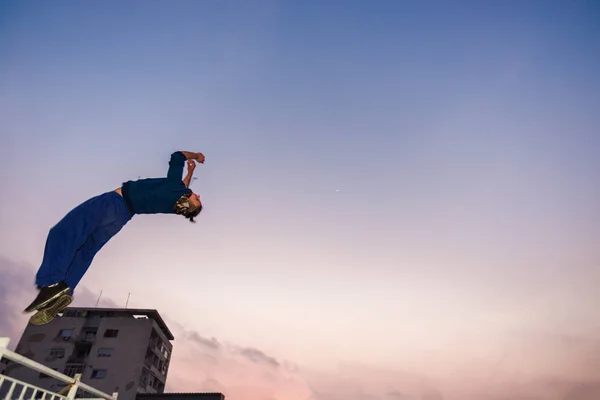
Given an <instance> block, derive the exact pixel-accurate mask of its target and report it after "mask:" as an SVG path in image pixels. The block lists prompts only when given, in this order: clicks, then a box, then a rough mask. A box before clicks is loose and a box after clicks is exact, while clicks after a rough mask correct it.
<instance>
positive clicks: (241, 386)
mask: <svg viewBox="0 0 600 400" xmlns="http://www.w3.org/2000/svg"><path fill="white" fill-rule="evenodd" d="M163 317H164V318H165V320H166V322H167V324H168V325H169V326H170V327H171V330H172V331H173V333H174V335H175V337H176V338H177V339H176V342H174V348H173V356H172V361H171V367H170V369H169V377H168V380H167V390H168V391H177V392H197V391H218V392H221V393H223V394H225V397H226V398H227V399H228V400H229V399H232V400H236V399H243V400H267V399H268V400H316V397H315V396H314V393H313V390H312V389H311V387H310V385H309V384H308V382H307V381H306V379H304V377H303V376H302V375H301V373H300V370H299V368H298V366H297V365H295V364H294V363H293V362H289V361H286V360H277V359H276V358H275V357H273V356H271V355H268V354H266V353H265V352H264V351H262V350H260V349H257V348H256V347H253V346H243V345H240V344H238V343H230V342H226V341H221V340H219V339H217V338H214V337H212V338H207V337H206V336H204V335H202V334H200V333H199V332H197V331H195V330H191V329H187V328H186V327H185V326H183V325H182V324H180V323H178V322H176V321H172V320H170V319H169V317H168V316H167V315H164V316H163Z"/></svg>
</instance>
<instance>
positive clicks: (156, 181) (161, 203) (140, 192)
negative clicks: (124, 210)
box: [121, 151, 191, 215]
mask: <svg viewBox="0 0 600 400" xmlns="http://www.w3.org/2000/svg"><path fill="white" fill-rule="evenodd" d="M184 164H185V156H184V155H183V153H182V152H180V151H176V152H175V153H173V154H171V160H170V161H169V171H168V172H167V177H166V178H148V179H139V180H137V181H127V182H125V183H123V187H122V189H121V192H122V193H123V198H124V199H125V203H127V207H128V208H129V212H130V213H131V214H132V215H133V214H174V213H175V211H174V207H175V203H176V202H177V200H179V198H180V197H181V196H182V195H183V194H185V193H191V190H190V189H188V188H186V187H185V184H184V183H183V178H182V175H183V166H184Z"/></svg>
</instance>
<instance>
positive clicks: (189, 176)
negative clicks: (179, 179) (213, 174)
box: [183, 160, 196, 188]
mask: <svg viewBox="0 0 600 400" xmlns="http://www.w3.org/2000/svg"><path fill="white" fill-rule="evenodd" d="M187 166H188V170H187V175H186V176H185V178H183V184H184V185H185V187H186V188H189V187H190V183H191V182H192V176H193V175H194V169H196V162H195V161H194V160H188V162H187Z"/></svg>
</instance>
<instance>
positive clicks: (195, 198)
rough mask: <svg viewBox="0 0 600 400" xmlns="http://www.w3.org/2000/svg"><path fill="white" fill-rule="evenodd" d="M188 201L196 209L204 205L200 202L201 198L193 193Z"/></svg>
mask: <svg viewBox="0 0 600 400" xmlns="http://www.w3.org/2000/svg"><path fill="white" fill-rule="evenodd" d="M188 200H189V201H190V203H191V204H192V205H193V206H194V209H196V208H198V207H200V206H201V205H202V202H201V201H200V196H198V195H197V194H196V193H192V195H191V196H190V197H189V199H188Z"/></svg>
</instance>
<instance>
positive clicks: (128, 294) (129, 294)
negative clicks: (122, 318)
mask: <svg viewBox="0 0 600 400" xmlns="http://www.w3.org/2000/svg"><path fill="white" fill-rule="evenodd" d="M129 296H131V292H130V293H127V303H125V308H127V306H128V305H129Z"/></svg>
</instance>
